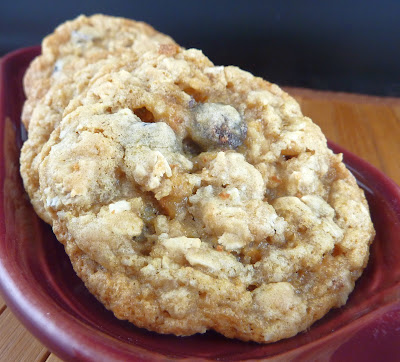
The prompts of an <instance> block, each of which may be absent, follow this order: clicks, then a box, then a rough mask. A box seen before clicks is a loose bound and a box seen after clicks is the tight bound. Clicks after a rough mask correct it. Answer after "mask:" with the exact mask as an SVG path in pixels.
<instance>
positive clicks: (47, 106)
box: [21, 15, 178, 223]
mask: <svg viewBox="0 0 400 362" xmlns="http://www.w3.org/2000/svg"><path fill="white" fill-rule="evenodd" d="M175 48H178V45H177V44H175V43H174V41H173V40H172V39H170V38H169V37H168V36H166V35H163V34H160V33H158V32H157V31H155V30H154V29H153V28H151V27H150V26H148V25H147V24H144V23H139V22H135V21H131V20H127V19H121V18H113V17H108V16H104V15H94V16H91V17H89V18H88V17H85V16H80V17H78V18H77V19H75V20H73V21H70V22H67V23H65V24H63V25H61V26H59V27H58V28H57V29H56V31H55V33H54V34H52V35H50V36H48V37H47V38H46V39H45V40H44V41H43V46H42V49H43V51H42V55H41V56H39V57H37V58H36V59H35V60H34V61H33V62H32V64H31V66H30V67H29V69H28V71H27V73H26V75H25V78H24V84H25V92H26V94H27V101H26V102H25V104H24V110H23V115H22V120H23V123H24V124H25V126H26V128H27V130H28V133H29V135H30V137H29V139H28V141H27V142H25V144H24V146H23V149H22V153H21V172H22V174H23V178H24V181H25V188H26V190H27V192H28V194H29V196H30V198H31V200H32V204H33V206H34V207H35V210H36V212H37V213H38V215H39V216H40V217H41V218H42V219H44V220H45V221H46V222H48V223H51V218H50V217H49V215H48V214H47V212H46V211H45V209H44V208H43V205H42V202H41V201H40V199H41V197H40V195H38V194H37V193H38V174H37V161H38V160H37V156H38V154H39V152H40V150H41V148H42V147H43V145H44V143H45V142H47V140H48V138H49V136H50V134H51V132H52V131H53V130H54V128H55V127H56V126H57V125H58V124H59V122H60V121H61V119H62V116H63V112H64V110H65V108H66V107H67V105H68V104H69V102H70V101H71V100H72V99H73V98H74V97H76V96H77V95H78V94H80V93H82V92H85V91H86V90H87V88H88V87H90V84H91V82H93V81H94V80H96V79H97V78H98V77H100V76H101V75H104V74H107V73H109V72H114V71H116V70H119V69H121V68H124V69H126V70H128V71H129V70H131V69H133V68H134V67H135V65H136V63H137V62H138V61H139V62H140V61H143V59H145V58H146V56H145V55H146V54H147V53H149V54H152V53H153V52H154V53H156V54H159V53H167V54H168V53H169V52H171V51H175V50H174V49H175Z"/></svg>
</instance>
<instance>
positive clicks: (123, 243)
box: [36, 47, 374, 343]
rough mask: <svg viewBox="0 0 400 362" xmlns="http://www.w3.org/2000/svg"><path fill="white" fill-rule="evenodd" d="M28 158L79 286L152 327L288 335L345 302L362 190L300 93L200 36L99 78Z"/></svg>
mask: <svg viewBox="0 0 400 362" xmlns="http://www.w3.org/2000/svg"><path fill="white" fill-rule="evenodd" d="M38 127H40V126H38ZM36 167H37V170H38V178H37V179H38V185H37V190H38V191H37V195H40V201H41V203H42V205H43V208H44V209H45V211H46V213H47V215H48V216H49V218H50V219H51V222H52V225H53V230H54V233H55V235H56V236H57V238H58V240H59V241H60V242H62V243H63V244H64V246H65V250H66V252H67V253H68V255H69V257H70V260H71V263H72V265H73V267H74V269H75V271H76V272H77V274H78V275H79V277H80V278H81V279H82V280H83V281H84V283H85V285H86V286H87V288H88V289H89V290H90V291H91V293H93V294H94V295H95V296H96V297H97V298H98V299H99V300H100V301H101V302H102V303H103V304H104V305H105V306H106V307H107V308H108V309H110V310H112V311H113V312H114V314H115V315H116V316H117V317H118V318H120V319H127V320H129V321H131V322H132V323H134V324H135V325H137V326H139V327H144V328H147V329H149V330H153V331H156V332H159V333H173V334H176V335H191V334H194V333H204V332H205V331H207V330H209V329H213V330H216V331H217V332H219V333H222V334H223V335H225V336H227V337H229V338H239V339H242V340H245V341H248V340H252V341H257V342H262V343H266V342H274V341H277V340H280V339H282V338H288V337H291V336H294V335H296V334H297V333H299V332H300V331H303V330H305V329H307V328H308V327H309V326H310V325H311V324H312V323H313V322H315V321H316V320H318V319H320V318H321V317H323V316H324V315H325V314H326V313H327V312H328V311H329V310H330V309H331V308H334V307H340V306H342V305H343V304H345V303H346V300H347V298H348V296H349V294H350V293H351V291H352V290H353V288H354V283H355V281H356V279H357V278H358V277H359V276H360V275H361V273H362V271H363V269H364V268H365V266H366V263H367V260H368V255H369V245H370V243H371V241H372V239H373V236H374V229H373V226H372V223H371V219H370V215H369V211H368V205H367V203H366V200H365V197H364V194H363V192H362V190H361V189H359V187H358V186H357V184H356V181H355V179H354V177H353V176H352V175H351V174H350V172H349V171H348V170H347V169H346V167H345V166H344V164H343V163H342V159H341V155H334V154H333V153H332V151H331V150H329V149H328V148H327V144H326V139H325V137H324V136H323V134H322V133H321V130H320V129H319V127H318V126H316V125H315V124H314V123H312V121H311V120H310V119H309V118H307V117H305V116H304V115H303V114H302V113H301V110H300V107H299V105H298V104H297V103H296V101H295V100H294V99H293V98H291V97H290V96H289V95H288V94H286V93H285V92H283V91H282V90H281V89H280V88H279V87H278V86H276V85H273V84H270V83H268V82H266V81H264V80H262V79H260V78H257V77H254V76H253V75H251V74H250V73H248V72H245V71H243V70H240V69H239V68H236V67H232V66H229V67H223V66H214V65H213V63H212V62H211V61H210V60H209V59H208V58H207V57H205V56H204V55H203V54H202V53H201V51H199V50H195V49H188V50H184V49H182V48H178V47H176V48H174V50H173V51H171V52H167V53H155V52H152V53H151V55H149V54H148V55H147V56H144V57H143V59H142V61H140V62H138V63H137V64H136V65H135V67H133V68H132V69H129V70H127V69H125V68H123V67H121V68H120V69H118V70H115V71H113V72H109V73H107V74H104V75H102V76H100V77H98V78H96V79H95V80H94V81H93V82H91V83H90V86H88V87H87V90H86V91H85V92H82V93H79V94H77V95H76V96H74V97H73V99H72V100H71V101H70V102H69V103H68V105H67V107H66V108H65V110H64V111H63V118H62V120H61V122H60V123H59V124H58V125H57V126H56V127H55V129H54V130H53V131H52V132H51V135H50V138H49V140H48V141H47V142H46V143H45V144H44V145H43V147H42V148H41V150H40V153H39V154H38V156H37V162H36Z"/></svg>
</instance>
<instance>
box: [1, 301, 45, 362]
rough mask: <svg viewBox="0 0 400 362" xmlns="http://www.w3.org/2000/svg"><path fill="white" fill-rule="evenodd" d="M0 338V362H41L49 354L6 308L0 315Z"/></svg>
mask: <svg viewBox="0 0 400 362" xmlns="http://www.w3.org/2000/svg"><path fill="white" fill-rule="evenodd" d="M0 336H1V338H0V361H4V362H5V361H21V362H22V361H27V362H34V361H35V362H36V361H38V362H42V361H45V360H46V359H47V357H48V356H49V354H50V352H49V351H48V350H47V348H46V347H44V346H43V345H42V344H41V343H40V342H39V341H38V340H36V339H35V338H34V337H33V336H32V335H31V334H30V333H29V332H28V331H27V330H26V329H25V328H24V327H23V326H22V324H20V323H19V321H18V320H17V319H16V318H15V317H14V315H13V314H12V313H11V311H10V309H8V308H7V309H5V310H4V311H3V313H1V315H0Z"/></svg>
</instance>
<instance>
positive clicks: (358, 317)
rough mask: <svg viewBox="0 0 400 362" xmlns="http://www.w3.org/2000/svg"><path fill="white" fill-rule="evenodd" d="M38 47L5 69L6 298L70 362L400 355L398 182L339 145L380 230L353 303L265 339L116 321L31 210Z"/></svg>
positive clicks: (1, 130) (0, 141)
mask: <svg viewBox="0 0 400 362" xmlns="http://www.w3.org/2000/svg"><path fill="white" fill-rule="evenodd" d="M39 52H40V48H39V47H34V48H27V49H22V50H19V51H16V52H14V53H11V54H9V55H7V56H6V57H4V58H3V59H2V61H1V66H0V67H1V68H0V150H1V151H0V152H1V156H0V291H1V293H2V295H3V297H4V299H5V301H6V303H7V306H8V307H9V308H11V310H12V311H13V312H14V313H15V315H16V316H17V317H18V318H19V319H20V321H21V322H22V323H23V324H24V325H25V326H26V327H27V328H28V329H29V330H30V331H31V332H32V333H33V334H34V335H35V336H36V337H37V338H39V339H40V340H41V341H42V342H43V343H44V344H45V345H46V346H47V347H48V348H49V349H50V350H51V351H53V352H55V353H56V354H57V355H58V356H60V357H61V358H63V359H65V360H73V359H75V360H76V359H78V360H93V361H104V360H107V361H109V360H117V361H128V360H159V359H162V360H166V359H168V360H170V359H178V360H179V359H187V360H216V359H218V360H247V359H267V358H269V357H270V358H275V359H279V360H280V359H281V360H292V359H296V360H297V359H301V360H315V359H317V360H333V361H343V360H346V361H349V360H363V361H375V360H386V361H387V360H396V358H398V357H399V355H400V347H399V346H400V189H399V187H398V186H397V185H396V184H394V183H393V182H392V181H391V180H389V179H388V178H387V177H386V176H385V175H383V174H382V173H381V172H379V171H378V170H376V169H375V168H374V167H372V166H371V165H369V164H368V163H366V162H364V161H363V160H361V159H359V158H358V157H356V156H354V155H352V154H350V153H349V152H347V151H345V150H343V149H341V148H340V147H338V146H335V145H333V144H331V145H330V146H331V147H332V149H333V150H334V151H335V152H342V153H343V154H344V160H345V162H346V164H347V166H348V167H349V168H350V169H351V171H352V172H353V173H354V175H355V176H356V178H357V180H358V182H359V184H360V186H361V187H363V189H364V190H365V192H366V195H367V198H368V202H369V205H370V208H371V213H372V219H373V221H374V224H375V228H376V231H377V235H376V239H375V241H374V243H373V245H372V248H371V258H370V261H369V264H368V267H367V269H366V270H365V272H364V274H363V276H362V277H361V278H360V279H359V281H358V282H357V284H356V288H355V290H354V292H353V293H352V294H351V295H350V298H349V300H348V303H347V304H346V305H345V306H344V307H342V308H340V309H336V310H332V311H331V312H330V313H328V314H327V315H326V316H325V317H324V318H323V319H321V320H320V321H318V322H317V323H315V324H314V325H313V326H312V327H311V328H310V329H309V330H308V331H306V332H303V333H300V334H298V335H297V336H295V337H293V338H290V339H286V340H283V341H280V342H277V343H273V344H269V345H262V344H256V343H245V342H241V341H238V340H230V339H227V338H224V337H222V336H220V335H219V334H216V333H214V332H208V333H206V334H203V335H195V336H191V337H175V336H172V335H160V334H156V333H152V332H148V331H146V330H144V329H140V328H136V327H135V326H133V325H132V324H130V323H128V322H125V321H120V320H118V319H116V318H115V317H114V316H113V314H112V313H111V312H109V311H107V310H106V309H105V308H104V307H103V306H102V305H101V304H100V303H99V302H98V301H97V300H96V299H95V298H94V297H93V296H92V295H91V294H89V293H88V291H87V290H86V288H85V287H84V285H83V283H82V282H81V281H80V279H78V278H77V276H76V275H75V273H74V271H73V269H72V267H71V264H70V262H69V259H68V257H67V256H66V254H65V253H64V250H63V246H62V245H61V244H60V243H58V242H57V240H56V239H55V237H54V235H53V233H52V231H51V228H50V227H49V226H48V225H46V224H45V223H44V222H42V221H41V220H40V219H39V218H38V217H37V216H36V214H35V213H34V211H33V209H32V207H31V205H30V203H29V200H28V197H27V195H26V193H25V191H24V189H23V186H22V182H21V178H20V175H19V161H18V158H19V153H20V148H21V145H22V142H23V139H24V137H25V133H24V130H23V127H22V126H21V123H20V113H21V107H22V104H23V101H24V94H23V91H22V76H23V73H24V71H25V69H26V67H27V66H28V64H29V62H30V61H31V60H32V59H33V57H34V56H36V55H38V54H39Z"/></svg>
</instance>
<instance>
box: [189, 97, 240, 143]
mask: <svg viewBox="0 0 400 362" xmlns="http://www.w3.org/2000/svg"><path fill="white" fill-rule="evenodd" d="M193 112H194V117H193V121H192V124H191V127H190V129H189V133H190V135H191V137H192V138H193V141H195V142H196V143H198V144H199V145H200V146H201V147H202V148H204V149H206V150H207V149H210V148H237V147H239V146H240V145H241V144H242V143H243V140H244V139H245V138H246V134H247V126H246V123H245V122H244V121H243V119H242V117H241V116H240V114H239V113H238V111H237V110H236V109H235V108H233V107H232V106H229V105H225V104H220V103H201V104H199V105H197V106H196V107H195V108H194V109H193Z"/></svg>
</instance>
